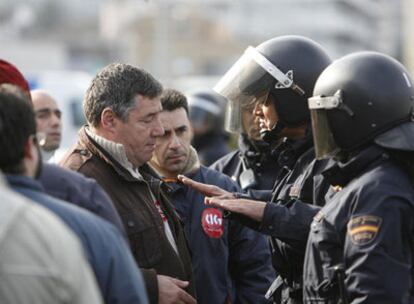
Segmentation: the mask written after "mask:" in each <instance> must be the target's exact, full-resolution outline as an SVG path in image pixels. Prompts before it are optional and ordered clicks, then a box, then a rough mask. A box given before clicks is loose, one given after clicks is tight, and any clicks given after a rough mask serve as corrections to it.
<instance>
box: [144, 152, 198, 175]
mask: <svg viewBox="0 0 414 304" xmlns="http://www.w3.org/2000/svg"><path fill="white" fill-rule="evenodd" d="M150 168H151V169H152V170H153V171H154V172H156V174H157V175H158V176H159V177H163V175H162V173H161V172H159V171H158V170H157V169H156V168H155V167H154V166H151V165H150ZM199 168H200V160H199V159H198V155H197V151H196V150H195V149H194V148H193V147H192V146H191V147H190V153H189V156H188V160H187V164H186V165H185V167H184V169H183V171H182V172H181V173H180V174H183V175H189V174H192V173H193V172H195V171H197V170H198V169H199ZM163 180H164V181H165V182H177V179H176V178H163Z"/></svg>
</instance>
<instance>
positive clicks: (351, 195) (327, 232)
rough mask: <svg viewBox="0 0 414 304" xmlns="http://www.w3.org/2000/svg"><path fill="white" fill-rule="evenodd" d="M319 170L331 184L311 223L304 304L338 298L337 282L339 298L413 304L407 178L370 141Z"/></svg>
mask: <svg viewBox="0 0 414 304" xmlns="http://www.w3.org/2000/svg"><path fill="white" fill-rule="evenodd" d="M324 175H325V177H326V178H327V179H329V180H330V181H331V183H332V184H334V185H337V187H336V188H335V189H336V191H332V192H330V193H329V196H328V199H327V200H328V203H327V204H326V206H325V207H324V208H322V210H321V211H320V212H319V213H318V214H317V215H316V216H315V217H314V219H313V222H312V225H311V231H310V234H309V240H308V245H307V249H306V259H305V267H304V302H305V303H339V297H340V295H341V292H340V286H342V287H343V288H344V289H345V292H344V293H343V294H347V302H346V303H366V304H371V303H414V291H413V282H414V272H413V266H414V265H413V262H414V258H413V257H414V188H413V184H412V181H411V180H410V178H409V176H408V175H407V174H406V173H405V172H404V171H403V170H402V168H400V167H399V166H397V165H395V164H394V162H393V161H392V160H390V158H389V156H388V155H387V153H386V152H385V151H384V150H383V149H382V148H379V147H377V146H371V147H369V148H367V149H365V150H363V151H362V152H361V153H359V154H358V155H357V156H355V157H354V158H353V159H351V160H350V161H348V162H347V163H345V164H336V165H335V166H333V167H331V168H330V169H329V170H327V171H325V172H324ZM338 266H339V269H341V268H342V269H343V270H342V271H341V272H342V277H343V279H341V274H340V272H339V271H338V270H336V269H338V268H337V267H338ZM343 303H344V302H343Z"/></svg>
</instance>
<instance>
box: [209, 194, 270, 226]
mask: <svg viewBox="0 0 414 304" xmlns="http://www.w3.org/2000/svg"><path fill="white" fill-rule="evenodd" d="M204 202H205V203H206V204H208V205H212V206H214V207H218V208H222V209H224V210H228V211H231V212H235V213H239V214H242V215H245V216H247V217H249V218H251V219H253V220H255V221H257V222H261V221H262V219H263V214H264V210H265V207H266V203H264V202H259V201H254V200H249V199H236V198H224V197H206V198H205V199H204Z"/></svg>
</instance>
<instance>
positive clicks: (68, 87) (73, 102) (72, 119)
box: [25, 71, 92, 162]
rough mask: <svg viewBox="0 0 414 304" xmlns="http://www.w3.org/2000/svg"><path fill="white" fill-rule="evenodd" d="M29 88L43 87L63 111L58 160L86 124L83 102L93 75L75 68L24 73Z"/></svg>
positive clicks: (74, 141)
mask: <svg viewBox="0 0 414 304" xmlns="http://www.w3.org/2000/svg"><path fill="white" fill-rule="evenodd" d="M25 77H26V79H27V80H28V81H29V85H30V89H31V90H34V89H43V90H46V91H47V92H48V93H49V94H50V95H51V96H52V97H53V98H55V99H56V101H57V103H58V106H59V108H60V110H61V111H62V141H61V144H60V148H59V149H58V150H57V151H56V153H55V156H54V157H53V161H54V162H57V161H59V160H60V158H61V157H62V156H63V155H64V154H65V153H66V151H67V150H68V149H69V148H70V147H71V146H72V145H73V144H75V143H76V140H77V137H78V130H79V128H80V127H81V126H82V125H84V124H85V117H84V115H83V108H82V102H83V97H84V95H85V92H86V89H87V88H88V86H89V84H90V82H91V80H92V76H91V75H89V74H88V73H85V72H77V71H44V72H37V73H28V74H25Z"/></svg>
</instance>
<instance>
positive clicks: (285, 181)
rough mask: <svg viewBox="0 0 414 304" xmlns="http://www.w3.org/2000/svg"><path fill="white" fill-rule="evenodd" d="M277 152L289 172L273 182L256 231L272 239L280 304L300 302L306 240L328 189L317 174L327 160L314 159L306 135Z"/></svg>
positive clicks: (310, 143) (308, 138)
mask: <svg viewBox="0 0 414 304" xmlns="http://www.w3.org/2000/svg"><path fill="white" fill-rule="evenodd" d="M286 144H287V143H286ZM281 153H283V154H282V155H284V159H285V161H287V162H286V166H284V167H285V168H286V169H288V170H289V172H288V173H287V174H286V175H284V177H283V178H281V179H280V180H279V181H276V185H275V188H274V190H273V193H272V195H273V197H272V200H271V203H269V204H267V206H266V208H265V212H264V217H263V220H262V223H261V228H260V231H261V232H262V233H265V234H268V235H270V236H272V238H271V245H272V252H273V266H274V267H275V269H276V271H277V273H278V274H279V275H280V276H281V277H282V278H283V285H281V288H279V289H278V291H277V292H276V295H275V298H276V299H278V301H280V302H281V303H301V302H302V273H303V260H304V255H305V248H306V240H307V237H308V234H309V225H310V223H311V222H312V218H313V216H314V215H315V214H316V213H317V212H318V211H319V209H320V207H319V206H323V205H324V204H325V200H324V196H325V194H326V192H327V191H328V190H329V187H330V185H329V183H328V182H327V181H326V180H325V179H324V178H323V177H322V175H321V173H322V171H323V170H324V169H325V168H326V166H327V165H328V163H329V161H327V160H320V161H318V160H315V153H314V149H313V145H312V139H311V137H310V136H308V137H306V138H305V139H303V140H300V141H296V142H293V143H291V144H289V145H287V146H286V148H285V150H284V151H282V152H281Z"/></svg>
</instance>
